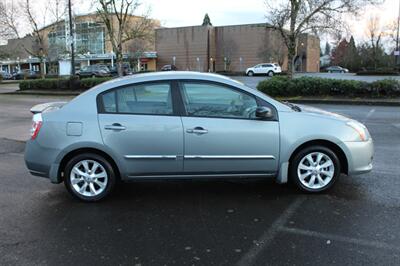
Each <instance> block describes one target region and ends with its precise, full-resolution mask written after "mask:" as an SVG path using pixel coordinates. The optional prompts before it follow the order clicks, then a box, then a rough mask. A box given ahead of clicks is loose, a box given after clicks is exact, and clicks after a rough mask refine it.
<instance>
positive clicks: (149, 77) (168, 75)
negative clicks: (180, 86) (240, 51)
mask: <svg viewBox="0 0 400 266" xmlns="http://www.w3.org/2000/svg"><path fill="white" fill-rule="evenodd" d="M175 79H180V80H185V79H186V80H190V79H194V80H207V81H215V82H222V83H228V84H229V83H231V84H232V83H233V84H232V85H243V84H242V83H240V82H239V81H236V80H233V79H231V78H228V77H226V76H222V75H218V74H213V73H201V72H194V71H173V72H149V73H142V74H135V75H130V76H125V77H121V78H117V79H113V80H110V81H108V82H105V83H103V84H104V85H111V87H114V86H123V85H128V84H131V83H140V82H147V81H158V80H175ZM107 87H108V86H107Z"/></svg>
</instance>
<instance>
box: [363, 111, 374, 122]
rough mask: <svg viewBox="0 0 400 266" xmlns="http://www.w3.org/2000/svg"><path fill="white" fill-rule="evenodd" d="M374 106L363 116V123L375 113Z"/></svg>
mask: <svg viewBox="0 0 400 266" xmlns="http://www.w3.org/2000/svg"><path fill="white" fill-rule="evenodd" d="M375 111H376V110H375V108H374V109H371V110H370V111H369V112H368V114H367V115H366V116H365V119H364V121H363V123H365V122H367V120H368V119H369V118H370V117H371V116H372V115H373V114H374V113H375Z"/></svg>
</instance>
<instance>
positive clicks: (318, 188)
mask: <svg viewBox="0 0 400 266" xmlns="http://www.w3.org/2000/svg"><path fill="white" fill-rule="evenodd" d="M289 174H290V178H291V180H292V181H293V182H294V183H295V184H296V185H297V187H299V188H300V189H301V190H303V191H306V192H323V191H326V190H328V189H329V188H331V187H332V186H333V185H334V184H335V182H336V181H337V179H338V178H339V176H340V161H339V159H338V157H337V155H336V154H335V153H334V152H333V151H332V150H331V149H329V148H327V147H324V146H311V147H307V148H305V149H303V150H301V151H300V152H298V153H297V154H296V155H295V156H294V158H293V159H292V160H291V163H290V169H289Z"/></svg>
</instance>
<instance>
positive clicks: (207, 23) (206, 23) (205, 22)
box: [202, 13, 212, 26]
mask: <svg viewBox="0 0 400 266" xmlns="http://www.w3.org/2000/svg"><path fill="white" fill-rule="evenodd" d="M202 26H212V23H211V20H210V17H209V16H208V13H206V15H205V16H204V19H203V24H202Z"/></svg>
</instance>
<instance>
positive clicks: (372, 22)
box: [366, 16, 384, 69]
mask: <svg viewBox="0 0 400 266" xmlns="http://www.w3.org/2000/svg"><path fill="white" fill-rule="evenodd" d="M366 30H367V36H368V39H369V40H368V42H369V45H370V47H371V57H372V58H371V59H372V62H374V68H375V69H376V67H377V64H378V60H379V58H378V57H379V55H380V54H381V52H382V51H383V49H382V38H383V37H384V30H383V28H382V26H381V23H380V19H379V17H378V16H374V17H371V18H370V19H369V21H368V24H367V29H366Z"/></svg>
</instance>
